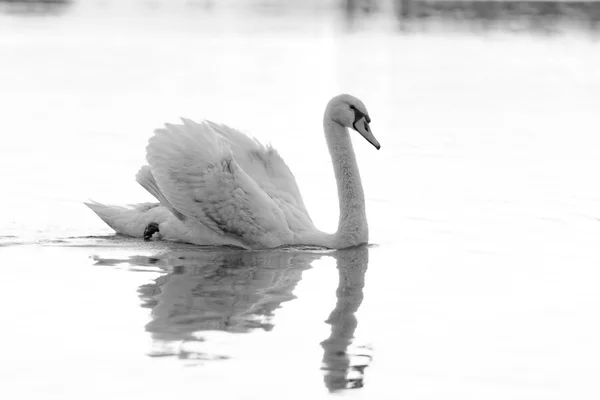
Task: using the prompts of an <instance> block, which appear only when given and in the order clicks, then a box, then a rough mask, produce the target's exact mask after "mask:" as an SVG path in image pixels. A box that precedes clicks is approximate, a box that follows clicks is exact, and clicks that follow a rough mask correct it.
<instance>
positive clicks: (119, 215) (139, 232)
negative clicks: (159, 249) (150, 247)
mask: <svg viewBox="0 0 600 400" xmlns="http://www.w3.org/2000/svg"><path fill="white" fill-rule="evenodd" d="M84 204H85V205H86V206H88V207H89V208H91V209H92V211H94V212H95V213H96V214H97V215H98V216H99V217H100V219H102V221H104V222H105V223H106V224H107V225H108V226H110V227H111V228H112V229H114V230H115V231H116V232H117V233H120V234H122V235H127V236H133V237H144V230H145V229H146V227H147V226H148V224H150V223H152V222H154V223H157V224H160V223H161V222H163V219H164V218H165V217H164V213H160V212H159V211H160V210H159V208H162V207H160V205H159V204H158V203H142V204H135V205H131V206H126V207H124V206H112V205H105V204H101V203H97V202H95V201H90V202H86V203H84ZM162 210H163V211H166V210H165V209H164V208H163V209H162ZM167 213H168V211H167Z"/></svg>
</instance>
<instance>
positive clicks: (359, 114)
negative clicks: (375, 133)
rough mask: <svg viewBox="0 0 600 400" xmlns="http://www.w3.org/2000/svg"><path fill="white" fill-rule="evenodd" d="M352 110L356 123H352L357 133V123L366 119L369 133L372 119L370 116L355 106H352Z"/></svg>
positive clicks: (366, 127)
mask: <svg viewBox="0 0 600 400" xmlns="http://www.w3.org/2000/svg"><path fill="white" fill-rule="evenodd" d="M350 108H351V109H352V110H353V111H354V122H353V123H352V128H354V130H355V131H358V129H356V123H357V122H358V121H359V120H360V119H361V118H364V119H365V121H366V122H365V129H366V131H367V132H368V131H369V125H367V124H370V123H371V118H369V116H368V115H367V114H363V113H362V111H360V110H359V109H357V108H356V107H354V106H350Z"/></svg>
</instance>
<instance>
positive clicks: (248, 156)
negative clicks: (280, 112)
mask: <svg viewBox="0 0 600 400" xmlns="http://www.w3.org/2000/svg"><path fill="white" fill-rule="evenodd" d="M206 123H208V124H209V125H210V127H211V128H212V129H213V130H214V131H215V132H217V133H218V134H219V135H221V136H222V137H223V138H224V139H225V140H226V141H227V143H228V145H229V147H230V148H231V151H232V153H233V156H234V158H235V160H236V161H237V163H238V164H239V165H240V167H241V168H242V169H243V170H244V171H245V172H246V173H247V174H248V175H249V176H250V177H251V178H252V179H253V180H254V181H255V182H256V183H257V184H258V186H260V187H261V188H262V189H263V190H264V191H265V192H266V193H267V194H268V195H269V196H270V197H271V198H272V199H273V200H274V201H275V202H276V203H277V204H278V205H279V206H280V207H284V208H288V207H290V206H291V207H292V208H293V209H294V210H293V211H294V212H298V213H300V214H302V215H303V216H304V217H305V218H306V219H308V220H309V221H310V217H309V215H308V212H307V211H306V206H305V205H304V201H303V200H302V195H301V194H300V190H299V189H298V184H297V183H296V178H295V177H294V174H292V171H291V170H290V169H289V167H288V166H287V164H286V163H285V161H284V160H283V158H281V156H280V155H279V153H277V151H276V150H275V149H274V148H272V147H271V146H264V145H262V144H261V143H260V142H259V141H258V140H256V139H254V138H252V137H250V136H248V135H246V134H244V133H242V132H240V131H238V130H236V129H233V128H231V127H229V126H227V125H222V124H217V123H215V122H212V121H206Z"/></svg>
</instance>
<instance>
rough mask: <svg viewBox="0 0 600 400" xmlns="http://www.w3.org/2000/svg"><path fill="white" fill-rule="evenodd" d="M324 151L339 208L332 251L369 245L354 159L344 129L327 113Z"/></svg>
mask: <svg viewBox="0 0 600 400" xmlns="http://www.w3.org/2000/svg"><path fill="white" fill-rule="evenodd" d="M323 128H324V131H325V138H326V139H327V147H328V148H329V153H330V154H331V161H332V163H333V170H334V172H335V180H336V182H337V190H338V198H339V204H340V219H339V223H338V230H337V232H336V233H335V235H334V236H333V241H334V245H335V247H336V248H344V247H349V246H355V245H357V244H361V243H367V242H368V241H369V228H368V225H367V214H366V210H365V194H364V192H363V187H362V182H361V179H360V173H359V172H358V165H357V164H356V156H355V155H354V149H353V148H352V141H351V140H350V134H349V133H348V129H347V128H346V127H344V126H342V125H341V124H339V123H338V122H335V121H333V120H332V119H331V118H330V117H329V116H328V115H327V113H326V114H325V117H324V119H323Z"/></svg>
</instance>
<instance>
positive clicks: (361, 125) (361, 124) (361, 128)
mask: <svg viewBox="0 0 600 400" xmlns="http://www.w3.org/2000/svg"><path fill="white" fill-rule="evenodd" d="M352 127H353V128H354V129H355V130H356V132H358V133H360V134H361V135H362V136H363V137H364V138H365V139H367V140H368V141H369V143H371V144H372V145H373V146H375V148H376V149H377V150H379V149H380V148H381V145H380V144H379V142H378V141H377V139H375V136H373V133H372V132H371V127H369V123H368V122H367V120H366V119H365V117H362V118H360V119H358V120H356V121H354V123H353V124H352Z"/></svg>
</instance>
